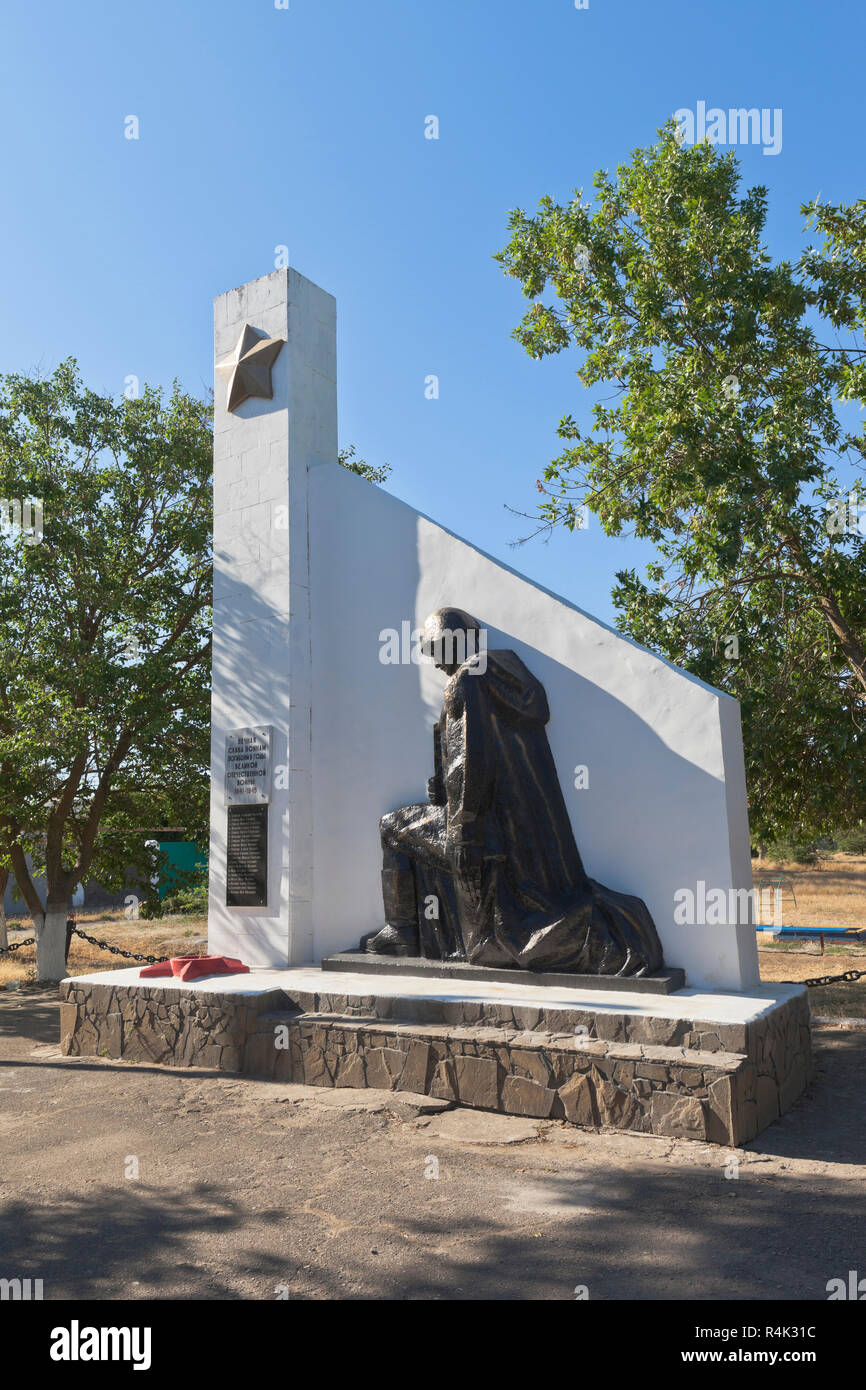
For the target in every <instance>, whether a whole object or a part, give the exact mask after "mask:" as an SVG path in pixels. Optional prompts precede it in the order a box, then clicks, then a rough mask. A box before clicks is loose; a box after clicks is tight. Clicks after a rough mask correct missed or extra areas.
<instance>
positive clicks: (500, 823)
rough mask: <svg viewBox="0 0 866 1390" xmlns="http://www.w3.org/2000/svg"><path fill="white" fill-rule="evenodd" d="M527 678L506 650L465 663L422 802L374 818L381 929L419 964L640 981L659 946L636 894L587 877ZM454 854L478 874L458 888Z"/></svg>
mask: <svg viewBox="0 0 866 1390" xmlns="http://www.w3.org/2000/svg"><path fill="white" fill-rule="evenodd" d="M549 717H550V714H549V710H548V704H547V697H546V695H545V693H544V688H543V686H542V685H541V683H540V682H539V681H537V680H536V679H535V677H534V676H533V675H532V674H531V673H530V672H529V671H528V670H527V668H526V666H525V665H524V664H523V662H522V661H521V660H520V658H519V657H518V656H517V654H516V653H515V652H512V651H488V652H484V653H482V655H481V657H475V658H473V659H472V660H469V661H467V662H465V663H464V664H463V665H462V666H461V667H460V668H459V669H458V670H457V672H456V673H455V674H454V675H453V676H452V677H451V679H450V680H449V682H448V685H447V687H446V689H445V701H444V707H443V710H442V715H441V718H440V721H439V723H438V724H437V725H436V728H435V732H434V767H435V771H434V776H433V778H432V779H431V783H430V802H429V803H428V804H425V805H416V806H404V807H401V808H400V809H399V810H397V811H392V812H390V813H389V814H388V815H386V816H384V817H383V819H382V824H381V831H382V847H383V872H382V882H383V891H384V900H385V914H386V920H387V922H388V923H390V924H391V925H392V926H393V927H396V928H398V929H401V928H402V929H408V928H415V927H416V926H417V928H418V929H419V932H420V944H421V954H422V955H424V956H427V957H431V958H438V959H452V960H468V961H470V962H472V963H473V964H476V965H490V966H499V967H500V968H501V967H502V966H508V965H514V966H521V967H524V968H526V969H530V970H543V971H568V972H581V973H586V974H596V975H642V974H646V973H648V972H650V971H653V970H656V969H658V968H659V966H660V965H661V964H662V948H661V943H660V942H659V938H658V935H657V933H656V929H655V926H654V924H653V921H652V918H651V917H650V914H649V911H648V910H647V908H646V906H645V904H644V903H643V902H642V901H641V900H640V898H635V897H631V896H629V895H627V894H625V893H617V892H614V890H613V889H610V888H605V887H603V886H602V884H600V883H597V882H596V881H595V880H594V879H591V878H589V877H588V876H587V874H586V872H585V870H584V867H583V864H582V862H581V858H580V854H579V853H578V849H577V845H576V843H575V839H574V835H573V833H572V829H571V822H570V820H569V817H568V812H567V810H566V806H565V800H564V798H563V795H562V790H561V788H560V785H559V779H558V777H557V774H556V767H555V765H554V761H553V755H552V754H551V751H550V745H549V743H548V740H547V733H546V729H545V726H546V724H547V722H548V719H549ZM461 851H466V852H467V854H468V857H469V858H470V859H471V860H472V861H473V862H477V863H478V864H479V865H480V884H479V886H478V888H477V890H476V891H472V892H470V891H469V890H468V889H467V887H466V883H465V879H464V878H463V877H462V876H461V874H460V873H459V872H458V871H457V866H458V863H459V861H460V859H461V853H460V852H461Z"/></svg>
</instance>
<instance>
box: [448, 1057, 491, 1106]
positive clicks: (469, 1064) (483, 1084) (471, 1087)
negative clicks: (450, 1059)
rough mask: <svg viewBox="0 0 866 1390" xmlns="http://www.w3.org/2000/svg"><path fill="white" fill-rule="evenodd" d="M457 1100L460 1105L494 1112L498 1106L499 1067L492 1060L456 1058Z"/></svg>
mask: <svg viewBox="0 0 866 1390" xmlns="http://www.w3.org/2000/svg"><path fill="white" fill-rule="evenodd" d="M454 1069H455V1074H456V1079H457V1099H458V1100H459V1101H460V1103H461V1105H474V1106H477V1107H478V1108H479V1109H481V1110H485V1109H486V1110H495V1109H496V1108H497V1107H498V1104H499V1065H498V1063H497V1062H496V1061H495V1060H494V1059H493V1058H487V1057H456V1058H455V1059H454Z"/></svg>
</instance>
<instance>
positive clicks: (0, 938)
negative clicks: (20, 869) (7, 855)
mask: <svg viewBox="0 0 866 1390" xmlns="http://www.w3.org/2000/svg"><path fill="white" fill-rule="evenodd" d="M8 882H9V870H8V869H0V951H5V950H6V947H7V946H8V945H9V933H8V931H7V929H6V905H5V897H6V885H7V883H8Z"/></svg>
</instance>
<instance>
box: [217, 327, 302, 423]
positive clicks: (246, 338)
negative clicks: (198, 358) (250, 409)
mask: <svg viewBox="0 0 866 1390" xmlns="http://www.w3.org/2000/svg"><path fill="white" fill-rule="evenodd" d="M285 341H286V340H285V338H264V337H262V335H261V334H260V333H259V332H258V331H257V330H256V329H255V328H253V326H252V324H250V323H245V324H244V328H243V332H242V333H241V336H240V337H239V338H238V341H237V344H236V346H235V348H234V350H233V351H232V352H230V353H229V355H228V357H223V358H222V359H221V361H219V362H217V363H216V364H215V366H216V370H217V371H218V372H219V375H220V376H221V377H222V378H223V379H224V380H225V381H226V382H228V392H227V395H226V409H227V410H237V408H238V406H239V405H241V404H242V403H243V402H244V401H247V400H249V399H250V397H251V396H262V397H264V399H265V400H268V401H269V400H272V399H273V395H274V389H273V386H272V385H271V368H272V366H273V365H274V362H275V361H276V359H277V357H278V356H279V354H280V349H281V348H282V346H283V343H284V342H285Z"/></svg>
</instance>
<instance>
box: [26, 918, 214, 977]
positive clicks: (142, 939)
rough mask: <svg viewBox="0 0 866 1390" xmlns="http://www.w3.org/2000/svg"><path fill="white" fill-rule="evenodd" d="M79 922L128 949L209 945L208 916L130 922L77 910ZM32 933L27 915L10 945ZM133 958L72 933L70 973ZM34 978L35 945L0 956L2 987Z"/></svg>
mask: <svg viewBox="0 0 866 1390" xmlns="http://www.w3.org/2000/svg"><path fill="white" fill-rule="evenodd" d="M76 922H77V925H78V926H79V927H80V928H81V930H82V931H86V932H87V934H88V936H95V937H98V938H99V940H100V941H108V942H110V944H111V945H112V946H120V947H122V948H123V950H124V951H139V952H140V953H141V954H142V955H147V956H168V955H175V956H179V955H192V954H193V953H195V952H196V951H205V950H206V949H207V921H206V919H205V918H204V917H163V918H161V919H160V920H159V921H156V922H145V921H137V922H128V921H127V920H126V919H125V918H124V917H123V916H122V915H120V914H118V913H92V912H91V913H87V912H85V913H76ZM32 935H33V925H32V923H31V922H30V921H29V919H27V920H26V921H25V922H24V924H23V926H22V927H19V924H18V923H14V924H12V923H10V927H9V944H10V946H11V945H13V944H14V943H15V942H16V941H20V940H21V939H22V938H24V939H26V938H27V937H30V936H32ZM136 964H137V962H136V961H134V960H126V959H125V958H124V957H123V956H113V955H111V953H110V952H109V951H101V950H100V949H99V947H98V946H91V945H90V943H89V942H88V941H82V939H81V937H80V936H74V937H73V938H72V945H71V947H70V950H69V973H70V975H84V974H87V973H89V972H90V971H93V970H117V969H118V968H120V967H122V966H131V965H136ZM35 978H36V948H35V946H24V947H23V948H22V949H21V950H20V951H15V952H13V954H12V955H11V956H0V988H3V986H4V985H8V984H10V983H11V982H12V981H15V980H20V981H22V982H23V983H25V984H27V983H29V982H31V981H33V980H35Z"/></svg>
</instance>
